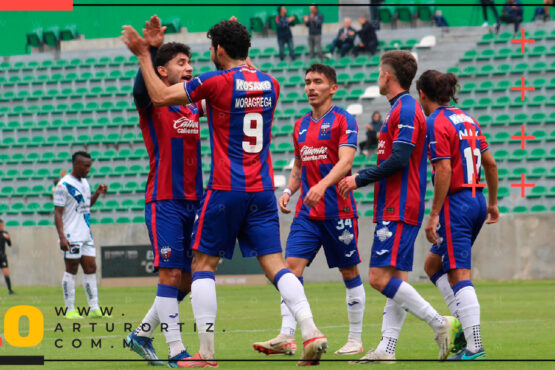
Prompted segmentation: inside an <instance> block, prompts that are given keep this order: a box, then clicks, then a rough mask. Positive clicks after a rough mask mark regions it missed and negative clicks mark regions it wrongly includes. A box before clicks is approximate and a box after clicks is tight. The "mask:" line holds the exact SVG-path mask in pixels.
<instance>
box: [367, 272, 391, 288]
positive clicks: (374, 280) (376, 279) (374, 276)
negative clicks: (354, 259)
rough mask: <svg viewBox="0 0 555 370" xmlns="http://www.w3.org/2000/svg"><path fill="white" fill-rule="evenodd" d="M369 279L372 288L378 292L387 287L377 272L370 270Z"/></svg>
mask: <svg viewBox="0 0 555 370" xmlns="http://www.w3.org/2000/svg"><path fill="white" fill-rule="evenodd" d="M369 278H370V285H371V286H372V288H374V289H376V290H377V291H379V292H381V291H382V290H384V288H385V286H386V285H387V281H385V278H384V275H383V274H382V273H380V272H379V271H376V270H372V269H370V276H369Z"/></svg>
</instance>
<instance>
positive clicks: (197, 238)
mask: <svg viewBox="0 0 555 370" xmlns="http://www.w3.org/2000/svg"><path fill="white" fill-rule="evenodd" d="M211 195H212V190H207V191H206V198H205V199H204V204H203V206H202V212H201V213H200V216H199V218H198V226H197V235H195V243H194V244H193V250H195V251H196V250H198V245H199V244H200V238H201V236H202V235H201V234H202V225H203V224H204V214H205V213H206V207H207V206H208V201H209V200H210V196H211Z"/></svg>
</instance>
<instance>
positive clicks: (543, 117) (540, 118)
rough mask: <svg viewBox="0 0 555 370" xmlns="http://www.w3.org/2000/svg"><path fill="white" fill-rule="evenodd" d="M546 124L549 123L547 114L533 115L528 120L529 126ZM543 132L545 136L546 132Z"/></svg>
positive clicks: (538, 113)
mask: <svg viewBox="0 0 555 370" xmlns="http://www.w3.org/2000/svg"><path fill="white" fill-rule="evenodd" d="M544 122H547V114H545V113H543V112H537V113H533V114H532V116H531V117H530V119H529V120H528V124H531V125H539V124H542V123H544ZM534 132H536V131H534ZM542 132H543V133H544V134H545V131H542Z"/></svg>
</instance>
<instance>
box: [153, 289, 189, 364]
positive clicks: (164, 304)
mask: <svg viewBox="0 0 555 370" xmlns="http://www.w3.org/2000/svg"><path fill="white" fill-rule="evenodd" d="M154 306H155V309H156V312H157V313H158V319H159V320H160V325H161V326H162V332H163V333H164V336H165V337H166V343H168V346H169V348H170V357H174V356H176V355H178V354H180V353H181V352H183V351H184V350H185V347H184V346H183V342H182V341H181V332H180V331H179V307H178V305H177V287H174V286H171V285H166V284H158V290H157V292H156V298H155V299H154ZM149 312H150V311H149ZM147 315H148V314H147Z"/></svg>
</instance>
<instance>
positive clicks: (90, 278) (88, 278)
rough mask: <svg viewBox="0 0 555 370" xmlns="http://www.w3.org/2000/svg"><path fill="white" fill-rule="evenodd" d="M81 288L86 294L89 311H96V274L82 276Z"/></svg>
mask: <svg viewBox="0 0 555 370" xmlns="http://www.w3.org/2000/svg"><path fill="white" fill-rule="evenodd" d="M83 287H84V288H85V293H86V294H87V300H88V301H89V307H90V308H91V311H96V310H98V289H97V287H96V274H83Z"/></svg>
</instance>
